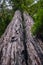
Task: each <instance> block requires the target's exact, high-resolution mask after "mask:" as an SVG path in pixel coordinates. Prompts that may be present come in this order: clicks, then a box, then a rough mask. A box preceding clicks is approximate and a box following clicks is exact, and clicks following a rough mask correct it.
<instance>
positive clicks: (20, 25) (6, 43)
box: [0, 10, 43, 65]
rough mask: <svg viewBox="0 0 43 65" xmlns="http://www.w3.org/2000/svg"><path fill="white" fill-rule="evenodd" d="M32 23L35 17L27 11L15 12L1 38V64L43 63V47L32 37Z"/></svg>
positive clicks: (26, 64) (23, 64)
mask: <svg viewBox="0 0 43 65" xmlns="http://www.w3.org/2000/svg"><path fill="white" fill-rule="evenodd" d="M22 15H23V19H22ZM32 25H33V19H32V18H31V17H30V16H29V15H28V14H27V13H25V12H24V13H23V14H21V12H20V11H19V10H18V11H16V12H15V15H14V17H13V19H12V21H11V23H10V24H9V25H8V27H7V29H6V30H5V33H4V34H3V35H2V37H1V38H0V65H43V49H42V48H43V47H42V46H41V44H40V41H39V40H38V39H36V38H34V37H32V33H31V31H30V30H31V27H32Z"/></svg>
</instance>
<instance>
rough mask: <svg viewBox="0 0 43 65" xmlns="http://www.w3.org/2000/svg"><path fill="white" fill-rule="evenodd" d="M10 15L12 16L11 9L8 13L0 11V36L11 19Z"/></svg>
mask: <svg viewBox="0 0 43 65" xmlns="http://www.w3.org/2000/svg"><path fill="white" fill-rule="evenodd" d="M11 13H12V14H11ZM12 17H13V12H12V11H10V12H9V13H8V11H6V10H4V11H3V12H1V13H0V37H1V35H2V34H3V33H4V31H5V29H6V27H7V25H8V24H9V22H10V21H11V19H12Z"/></svg>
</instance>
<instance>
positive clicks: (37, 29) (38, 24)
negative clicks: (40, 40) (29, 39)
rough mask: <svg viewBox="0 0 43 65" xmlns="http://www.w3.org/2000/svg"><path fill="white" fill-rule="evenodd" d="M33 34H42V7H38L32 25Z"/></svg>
mask: <svg viewBox="0 0 43 65" xmlns="http://www.w3.org/2000/svg"><path fill="white" fill-rule="evenodd" d="M31 30H32V33H33V35H38V36H40V35H41V36H43V9H39V10H38V12H37V15H36V18H35V23H34V25H33V27H32V29H31Z"/></svg>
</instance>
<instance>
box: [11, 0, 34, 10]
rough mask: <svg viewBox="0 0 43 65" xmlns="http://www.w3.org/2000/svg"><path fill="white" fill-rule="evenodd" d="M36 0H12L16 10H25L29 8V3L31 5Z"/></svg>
mask: <svg viewBox="0 0 43 65" xmlns="http://www.w3.org/2000/svg"><path fill="white" fill-rule="evenodd" d="M33 1H34V0H30V1H29V0H12V2H13V9H14V11H15V10H18V9H19V10H20V11H24V10H26V11H27V10H28V5H30V4H31V3H32V2H33Z"/></svg>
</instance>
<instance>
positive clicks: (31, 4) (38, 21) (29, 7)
mask: <svg viewBox="0 0 43 65" xmlns="http://www.w3.org/2000/svg"><path fill="white" fill-rule="evenodd" d="M5 1H6V0H3V3H2V4H1V7H0V37H1V35H2V34H3V33H4V31H5V29H6V27H7V25H8V24H9V23H10V21H11V19H12V17H13V15H14V12H15V11H16V10H18V9H19V10H20V11H21V12H23V11H26V12H28V13H29V14H30V16H32V17H33V19H34V25H33V26H32V29H31V31H32V34H33V35H36V36H42V37H43V0H38V1H37V2H36V1H35V0H21V1H20V0H9V4H10V5H11V6H12V9H8V8H7V9H6V4H5ZM35 2H36V3H35Z"/></svg>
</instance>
